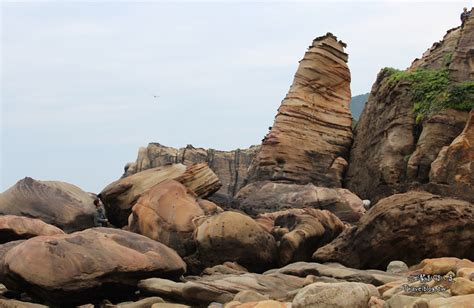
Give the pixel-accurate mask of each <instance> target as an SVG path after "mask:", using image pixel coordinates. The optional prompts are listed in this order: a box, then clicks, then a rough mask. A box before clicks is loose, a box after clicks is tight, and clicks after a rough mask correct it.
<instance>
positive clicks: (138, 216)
mask: <svg viewBox="0 0 474 308" xmlns="http://www.w3.org/2000/svg"><path fill="white" fill-rule="evenodd" d="M201 204H203V205H204V206H201ZM212 205H213V204H212V202H210V201H201V200H198V199H197V197H196V195H195V194H194V193H192V192H191V191H189V190H188V189H187V188H186V187H185V186H184V185H183V184H181V183H179V182H177V181H175V180H166V181H164V182H162V183H160V184H157V185H155V186H153V187H152V188H151V189H150V190H148V191H147V192H145V193H144V194H143V195H142V196H141V197H140V198H139V199H138V201H137V203H136V204H135V205H134V206H133V209H132V214H131V215H130V218H129V225H128V227H129V230H130V231H132V232H136V233H139V234H142V235H145V236H147V237H149V238H151V239H154V240H156V241H158V242H160V243H163V244H165V245H166V246H168V247H171V248H173V249H174V250H176V251H177V252H178V254H180V255H181V256H185V255H187V254H190V253H192V252H193V250H194V248H195V247H194V242H193V238H192V237H193V232H194V229H195V225H194V223H193V220H194V219H195V218H196V217H199V216H203V215H210V214H214V213H217V212H218V211H219V210H220V209H219V208H218V207H217V206H215V205H214V206H212ZM220 211H222V210H220Z"/></svg>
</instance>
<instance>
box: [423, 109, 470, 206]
mask: <svg viewBox="0 0 474 308" xmlns="http://www.w3.org/2000/svg"><path fill="white" fill-rule="evenodd" d="M473 162H474V111H472V110H471V112H470V115H469V120H468V121H467V123H466V126H465V127H464V130H463V131H462V133H461V134H460V135H459V136H458V137H456V139H454V140H453V142H451V144H450V145H449V146H447V147H444V148H443V149H442V150H441V151H440V152H439V154H438V157H437V158H436V160H435V161H433V163H432V164H431V172H430V181H431V182H432V183H433V184H432V186H433V187H434V189H438V190H442V191H447V192H450V193H451V194H455V195H456V197H458V198H461V199H466V200H469V201H471V202H472V201H474V163H473Z"/></svg>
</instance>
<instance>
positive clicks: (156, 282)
mask: <svg viewBox="0 0 474 308" xmlns="http://www.w3.org/2000/svg"><path fill="white" fill-rule="evenodd" d="M185 280H186V281H185V282H179V283H177V282H173V281H170V280H165V279H156V278H150V279H146V280H142V281H140V283H139V288H140V290H141V291H142V292H145V293H148V294H154V295H157V296H162V297H164V298H171V299H173V300H176V301H178V302H183V303H189V304H200V305H202V304H209V303H211V302H218V303H226V302H230V301H232V300H233V298H234V297H235V295H236V294H237V293H239V292H241V291H246V290H251V291H255V292H258V293H260V294H262V295H263V296H268V297H269V298H270V299H274V300H279V301H287V300H289V301H291V300H292V299H293V297H294V296H295V294H296V291H297V290H299V289H300V288H302V287H303V286H304V278H300V277H296V276H291V275H284V274H280V273H276V274H270V275H261V274H255V273H246V274H240V275H235V274H230V275H211V276H203V277H199V276H188V277H185Z"/></svg>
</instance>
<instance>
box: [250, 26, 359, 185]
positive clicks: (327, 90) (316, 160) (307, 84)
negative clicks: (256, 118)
mask: <svg viewBox="0 0 474 308" xmlns="http://www.w3.org/2000/svg"><path fill="white" fill-rule="evenodd" d="M344 47H345V44H344V43H342V42H341V41H337V38H336V37H335V36H334V35H332V34H330V33H328V34H326V35H325V36H322V37H319V38H316V39H315V40H314V41H313V43H312V44H311V46H310V47H309V49H308V51H307V52H306V53H305V55H304V58H303V59H302V60H301V61H300V64H299V67H298V69H297V71H296V74H295V78H294V81H293V84H292V85H291V87H290V89H289V91H288V94H287V95H286V97H285V98H284V100H283V102H282V104H281V106H280V108H279V109H278V114H277V115H276V117H275V122H274V124H273V126H272V128H271V129H270V132H269V133H268V134H267V135H266V137H265V138H264V140H263V143H262V145H261V147H260V150H259V151H258V153H257V156H256V158H255V159H254V161H253V163H252V165H251V169H250V171H249V175H248V182H249V183H253V182H258V181H265V180H271V181H284V182H291V183H298V184H307V183H313V184H314V185H316V186H325V187H338V186H339V185H340V183H338V182H337V181H338V178H337V176H336V177H335V176H334V175H333V173H331V172H328V171H329V170H330V168H331V166H333V163H334V162H335V160H336V159H338V157H341V158H347V156H348V152H349V148H350V145H351V142H352V129H351V124H352V117H351V113H350V110H349V102H350V99H351V92H350V88H349V83H350V79H351V78H350V72H349V68H348V67H347V58H348V56H347V54H346V53H344Z"/></svg>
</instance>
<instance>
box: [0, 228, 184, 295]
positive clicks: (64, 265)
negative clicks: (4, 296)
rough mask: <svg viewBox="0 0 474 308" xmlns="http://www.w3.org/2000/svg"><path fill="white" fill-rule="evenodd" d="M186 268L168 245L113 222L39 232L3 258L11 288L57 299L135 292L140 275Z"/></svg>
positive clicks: (169, 273) (177, 272)
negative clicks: (105, 225)
mask: <svg viewBox="0 0 474 308" xmlns="http://www.w3.org/2000/svg"><path fill="white" fill-rule="evenodd" d="M185 269H186V265H185V264H184V262H183V261H182V260H181V258H180V257H179V256H178V254H176V252H175V251H174V250H172V249H170V248H168V247H166V246H165V245H163V244H161V243H158V242H156V241H153V240H151V239H149V238H147V237H145V236H142V235H138V234H135V233H131V232H127V231H122V230H117V229H109V228H94V229H89V230H86V231H82V232H77V233H73V234H68V235H56V236H39V237H35V238H32V239H29V240H28V241H25V242H23V243H21V244H19V245H17V246H16V247H14V248H12V249H10V250H9V251H8V252H7V253H6V255H5V257H4V262H3V271H4V276H5V277H6V279H5V285H6V286H7V288H9V289H12V290H24V291H26V292H28V293H29V294H30V295H32V296H34V297H37V298H41V299H43V300H45V301H48V302H51V303H57V304H59V303H61V304H79V303H88V302H91V301H92V300H94V299H97V298H110V299H112V298H122V297H125V296H127V295H128V296H130V294H133V292H134V291H135V288H136V284H137V282H138V281H139V280H140V279H145V278H149V277H165V278H171V279H177V278H178V277H180V276H181V275H182V274H183V273H184V272H185Z"/></svg>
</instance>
